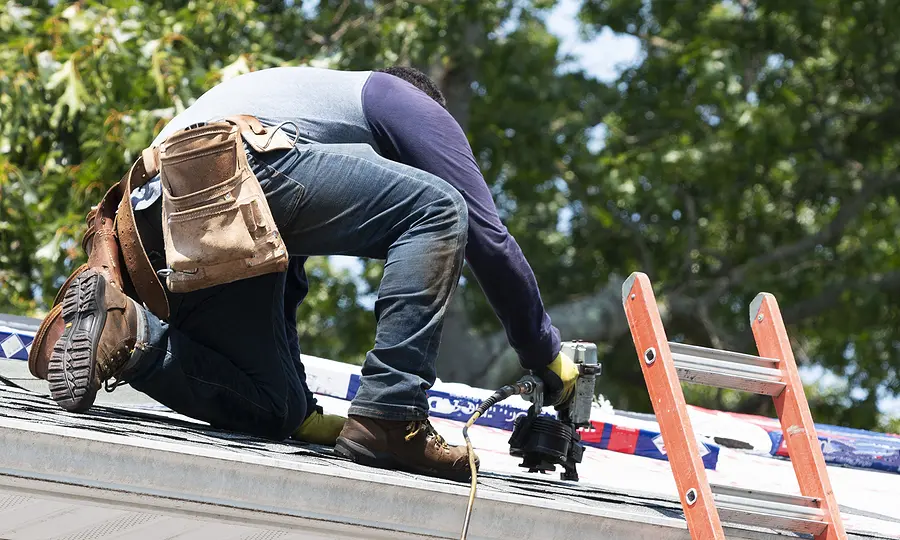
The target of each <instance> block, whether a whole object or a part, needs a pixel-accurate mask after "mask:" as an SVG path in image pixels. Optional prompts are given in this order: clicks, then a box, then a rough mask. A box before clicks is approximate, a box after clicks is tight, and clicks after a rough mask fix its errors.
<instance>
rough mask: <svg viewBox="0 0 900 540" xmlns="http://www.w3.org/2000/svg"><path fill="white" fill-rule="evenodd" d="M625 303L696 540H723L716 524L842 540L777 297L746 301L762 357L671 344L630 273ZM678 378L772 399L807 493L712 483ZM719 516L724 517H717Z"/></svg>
mask: <svg viewBox="0 0 900 540" xmlns="http://www.w3.org/2000/svg"><path fill="white" fill-rule="evenodd" d="M622 303H623V305H624V307H625V314H626V316H627V318H628V326H629V328H630V329H631V335H632V338H633V340H634V345H635V349H636V350H637V353H638V356H639V358H640V364H641V370H642V371H643V373H644V380H645V381H646V384H647V390H648V391H649V393H650V400H651V401H652V403H653V411H654V413H655V414H656V419H657V421H658V422H659V428H660V432H661V434H662V437H663V441H664V444H665V446H666V453H667V454H668V458H669V463H670V465H671V467H672V473H673V476H674V477H675V484H676V486H677V487H678V496H679V498H680V499H681V506H682V508H684V516H685V520H686V521H687V526H688V531H689V532H690V534H691V538H692V539H693V540H722V539H724V538H725V532H724V531H723V530H722V523H721V522H722V521H726V522H729V523H736V524H743V525H751V526H757V527H767V528H770V529H778V530H785V531H791V532H795V533H803V534H811V535H813V536H814V538H815V539H816V540H846V538H847V533H846V532H845V531H844V525H843V522H842V521H841V514H840V509H839V507H838V504H837V500H836V499H835V497H834V492H833V491H832V488H831V481H830V480H829V479H828V472H827V470H826V469H825V458H824V456H823V455H822V450H821V447H820V445H819V440H818V437H817V436H816V430H815V427H814V425H813V419H812V414H811V413H810V412H809V404H808V403H807V401H806V395H805V394H804V392H803V385H802V383H801V381H800V374H799V372H798V371H797V364H796V362H795V361H794V354H793V352H792V351H791V345H790V341H789V340H788V335H787V331H786V330H785V327H784V321H783V320H782V319H781V312H780V311H779V309H778V303H777V302H776V301H775V297H774V296H772V295H771V294H768V293H760V294H758V295H757V296H756V298H755V299H754V300H753V302H752V303H751V304H750V326H751V327H752V329H753V336H754V338H755V339H756V346H757V349H758V350H759V354H760V356H752V355H748V354H741V353H736V352H730V351H723V350H718V349H709V348H705V347H695V346H691V345H683V344H680V343H670V342H668V340H667V338H666V331H665V329H664V328H663V323H662V318H661V317H660V314H659V308H658V307H657V304H656V297H655V295H654V294H653V289H652V287H651V285H650V279H649V278H648V277H647V276H646V275H645V274H643V273H640V272H635V273H634V274H632V275H631V276H630V277H629V278H628V279H627V280H625V283H624V284H623V286H622ZM680 381H687V382H691V383H697V384H704V385H707V386H717V387H719V388H731V389H734V390H743V391H746V392H753V393H757V394H765V395H769V396H772V398H773V400H774V401H775V410H776V411H777V413H778V419H779V421H780V422H781V429H782V432H783V433H784V438H785V441H786V442H787V447H788V452H789V453H790V458H791V464H792V465H793V467H794V473H795V474H796V476H797V482H798V484H799V485H800V493H802V494H803V496H802V497H801V496H793V495H781V494H776V493H766V492H760V491H751V490H742V489H736V488H732V487H721V486H710V484H709V481H708V480H707V478H706V470H705V469H704V468H703V462H702V461H701V459H700V451H699V448H698V447H697V439H696V438H695V436H694V429H693V427H692V426H691V421H690V418H689V417H688V411H687V404H686V403H685V401H684V393H683V392H682V390H681V383H680ZM720 518H721V520H720Z"/></svg>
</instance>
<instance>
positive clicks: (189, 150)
mask: <svg viewBox="0 0 900 540" xmlns="http://www.w3.org/2000/svg"><path fill="white" fill-rule="evenodd" d="M243 143H246V144H247V145H249V146H250V147H252V148H253V149H255V150H256V151H259V152H268V151H272V150H282V149H289V148H292V147H293V144H294V143H293V142H292V141H291V140H290V139H289V138H288V137H287V136H286V135H285V133H284V132H283V131H281V130H279V129H267V128H265V127H264V126H263V125H262V124H261V123H260V122H259V120H258V119H256V118H255V117H252V116H246V115H242V116H233V117H228V118H226V119H225V120H224V121H222V122H212V123H208V124H203V125H201V126H197V127H191V128H188V129H185V130H181V131H179V132H176V133H175V134H173V135H172V136H171V137H169V138H167V139H166V140H165V141H163V143H162V144H161V145H160V146H159V147H158V148H148V149H146V150H144V151H143V152H142V153H141V157H140V158H138V159H137V161H135V162H134V164H133V165H132V166H131V169H130V170H129V171H128V173H127V174H126V175H125V176H124V177H123V178H122V180H120V181H119V182H118V183H117V184H115V185H113V186H112V187H111V188H110V189H109V191H107V192H106V194H105V195H104V196H103V199H102V200H101V202H100V204H98V205H97V206H95V207H94V208H92V209H91V211H90V212H89V213H88V215H87V225H88V227H87V230H86V231H85V233H84V236H83V237H82V242H81V245H82V248H83V249H84V250H85V252H86V253H87V255H88V260H87V263H85V264H83V265H81V266H80V267H78V268H77V269H76V270H75V271H74V272H72V274H71V275H70V276H69V277H68V279H67V280H66V281H65V283H63V285H62V287H60V290H59V292H58V293H57V295H56V299H55V300H54V302H53V308H52V309H51V310H50V312H49V313H48V314H47V316H46V317H45V318H44V320H43V321H42V323H41V326H40V327H39V328H38V331H37V333H36V334H35V339H34V343H33V344H32V347H31V351H30V353H29V358H28V365H29V369H30V370H31V373H32V374H33V375H34V376H35V377H38V378H41V379H46V378H47V364H48V362H49V358H50V354H51V353H52V351H53V346H54V344H55V343H56V341H57V340H58V339H59V337H60V336H61V335H62V332H63V329H64V328H65V323H64V321H63V318H62V305H61V301H62V298H63V296H64V295H65V291H66V289H67V288H68V287H69V285H70V284H71V283H72V282H73V281H74V279H75V278H76V277H77V276H78V275H79V274H80V273H81V272H83V271H84V270H86V269H87V268H96V269H98V270H99V271H100V272H102V273H103V274H104V275H105V277H106V279H107V280H108V281H109V282H110V283H112V284H114V285H116V286H118V287H119V288H121V289H122V290H123V291H124V292H125V293H126V294H127V295H129V296H130V297H132V298H134V299H136V300H138V301H139V302H141V303H143V304H144V306H146V307H147V309H149V310H150V311H151V312H152V313H153V314H154V315H156V316H157V317H159V318H160V319H163V320H167V319H168V318H169V303H168V299H167V297H166V291H165V289H164V288H163V285H162V282H161V281H160V279H159V276H158V275H157V273H156V272H155V271H154V268H153V265H152V264H151V263H150V259H149V258H148V256H147V252H146V251H145V249H144V245H143V242H142V241H141V237H140V234H139V232H138V227H137V224H136V223H135V217H134V207H133V206H132V204H131V193H132V191H133V190H134V189H136V188H138V187H140V186H142V185H144V184H146V183H147V182H148V181H150V180H151V179H152V178H154V177H155V176H156V175H157V174H160V179H161V183H162V192H163V205H162V206H163V236H164V240H165V244H166V262H167V266H168V267H169V268H168V269H167V271H165V272H163V273H164V274H165V275H166V284H167V285H168V288H169V290H170V291H172V292H187V291H192V290H196V289H200V288H204V287H211V286H213V285H218V284H222V283H228V282H231V281H236V280H238V279H244V278H247V277H251V276H255V275H260V274H264V273H268V272H278V271H284V270H285V269H286V268H287V263H288V255H287V250H286V249H285V246H284V243H283V241H282V240H281V237H280V235H279V234H278V230H277V228H276V227H275V223H274V220H273V219H272V214H271V211H270V210H269V206H268V203H267V202H266V198H265V195H264V194H263V192H262V189H261V188H260V186H259V181H258V180H257V179H256V176H255V175H254V174H253V172H252V171H251V170H250V167H249V165H248V163H247V157H246V154H245V152H244V150H243ZM123 266H124V268H125V270H126V271H124V272H123V271H122V268H123Z"/></svg>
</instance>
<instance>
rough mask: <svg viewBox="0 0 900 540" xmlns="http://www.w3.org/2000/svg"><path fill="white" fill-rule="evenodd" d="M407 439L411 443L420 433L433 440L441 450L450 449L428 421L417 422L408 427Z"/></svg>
mask: <svg viewBox="0 0 900 540" xmlns="http://www.w3.org/2000/svg"><path fill="white" fill-rule="evenodd" d="M406 431H407V433H406V437H404V439H405V440H406V441H407V442H409V441H411V440H413V439H414V438H415V437H416V436H417V435H418V434H419V433H425V438H426V439H427V438H428V437H431V438H433V440H434V443H435V444H436V445H437V446H439V447H441V448H449V447H450V445H449V444H447V441H445V440H444V438H443V437H441V434H440V433H438V432H437V430H435V429H434V426H432V425H431V422H430V421H428V420H415V421H413V422H410V423H409V425H407V426H406Z"/></svg>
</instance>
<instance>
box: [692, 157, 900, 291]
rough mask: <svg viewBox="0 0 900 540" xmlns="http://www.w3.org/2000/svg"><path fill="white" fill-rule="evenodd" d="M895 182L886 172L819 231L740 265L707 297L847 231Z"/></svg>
mask: <svg viewBox="0 0 900 540" xmlns="http://www.w3.org/2000/svg"><path fill="white" fill-rule="evenodd" d="M894 184H900V175H884V176H881V177H879V178H877V179H874V180H870V181H869V182H867V183H866V184H865V185H864V186H863V188H862V189H861V190H860V191H859V192H858V193H857V194H856V196H855V197H853V198H852V199H850V200H849V201H847V202H846V203H844V204H842V205H841V208H840V210H838V213H837V215H835V216H834V218H833V219H832V220H831V221H830V222H829V223H828V224H827V225H826V226H825V227H823V228H822V229H821V230H820V231H819V232H817V233H816V234H813V235H810V236H807V237H805V238H803V239H801V240H798V241H796V242H794V243H792V244H785V245H782V246H779V247H777V248H775V249H773V250H771V251H769V252H766V253H763V254H762V255H759V256H758V257H754V258H752V259H750V260H748V261H746V262H745V263H743V264H741V265H740V266H737V267H735V268H732V269H731V270H730V271H728V274H727V275H726V276H724V277H722V278H720V279H718V280H717V284H716V286H715V287H712V288H711V289H710V292H709V293H707V294H706V295H705V296H704V300H705V301H708V300H709V299H710V298H713V297H715V296H718V295H719V294H721V293H722V291H724V290H725V289H727V288H728V287H730V286H731V285H732V284H733V283H735V282H737V281H739V280H741V279H742V278H743V277H744V276H745V275H746V274H747V273H748V272H749V271H750V270H752V269H753V268H757V267H760V266H764V265H768V264H772V263H776V262H780V261H783V260H785V259H790V258H792V257H795V256H797V255H800V254H802V253H805V252H807V251H810V250H812V249H814V248H815V247H816V246H817V245H820V244H825V243H827V242H829V241H831V240H832V239H834V238H835V237H838V236H840V235H841V234H842V233H843V232H844V229H846V228H847V225H849V224H850V223H851V222H852V221H853V220H854V219H856V217H858V216H859V214H860V213H862V211H863V209H864V208H865V207H866V204H868V202H869V201H870V200H871V199H872V197H874V196H875V194H876V193H878V192H879V191H881V190H882V189H883V188H885V187H887V186H890V185H894ZM704 303H705V302H704Z"/></svg>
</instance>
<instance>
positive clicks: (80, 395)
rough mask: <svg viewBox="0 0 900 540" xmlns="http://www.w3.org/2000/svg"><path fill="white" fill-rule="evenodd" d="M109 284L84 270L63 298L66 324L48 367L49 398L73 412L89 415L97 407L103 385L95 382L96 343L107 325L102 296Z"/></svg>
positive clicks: (93, 272)
mask: <svg viewBox="0 0 900 540" xmlns="http://www.w3.org/2000/svg"><path fill="white" fill-rule="evenodd" d="M105 292H106V281H104V280H103V278H102V276H101V275H100V274H99V273H97V271H96V270H85V271H84V273H82V274H81V275H80V276H78V278H77V279H76V280H75V281H74V282H73V283H72V285H71V286H70V287H69V288H68V290H67V291H66V294H65V296H64V297H63V302H62V304H63V307H62V317H63V320H64V321H65V323H66V328H65V330H64V331H63V334H62V336H61V337H60V338H59V341H57V342H56V344H55V345H54V346H53V354H51V355H50V362H49V364H48V365H47V382H48V383H49V386H50V395H51V397H53V400H54V401H56V403H57V404H59V406H60V407H62V408H63V409H65V410H67V411H71V412H83V411H86V410H87V409H89V408H90V407H91V405H93V404H94V399H96V397H97V391H98V390H99V389H100V385H99V384H97V383H96V382H95V371H96V369H97V343H98V342H99V341H100V334H101V332H102V331H103V326H104V325H105V324H106V309H104V304H103V295H104V293H105Z"/></svg>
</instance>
